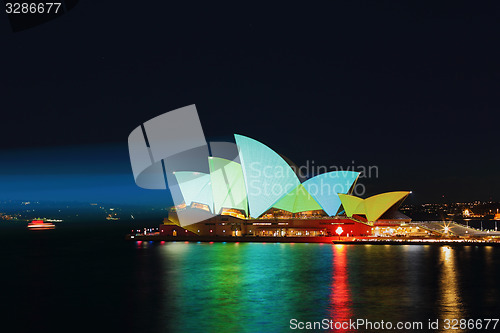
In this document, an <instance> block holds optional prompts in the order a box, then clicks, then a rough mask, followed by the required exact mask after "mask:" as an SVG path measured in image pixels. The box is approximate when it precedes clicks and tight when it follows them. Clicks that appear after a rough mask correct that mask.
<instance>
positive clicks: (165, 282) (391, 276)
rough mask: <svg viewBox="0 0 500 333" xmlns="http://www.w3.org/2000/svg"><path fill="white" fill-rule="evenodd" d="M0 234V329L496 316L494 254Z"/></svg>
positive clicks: (62, 230) (218, 326) (248, 327)
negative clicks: (130, 240)
mask: <svg viewBox="0 0 500 333" xmlns="http://www.w3.org/2000/svg"><path fill="white" fill-rule="evenodd" d="M0 231H1V239H2V241H1V243H0V250H1V251H0V260H1V263H2V270H1V274H0V286H2V292H1V296H0V297H1V300H2V302H1V311H0V319H1V322H2V325H3V328H4V329H8V330H5V331H6V332H7V331H8V332H14V331H15V332H56V331H57V332H63V331H64V332H73V331H84V332H281V331H288V330H289V327H290V320H291V319H292V318H295V319H297V320H298V321H321V320H322V319H324V318H328V319H332V320H335V321H342V320H349V319H350V318H351V319H360V318H361V319H367V320H371V321H380V320H384V321H385V322H387V321H391V322H394V323H396V322H398V321H412V322H413V321H421V322H423V324H424V330H421V331H430V330H427V329H426V325H427V323H428V320H429V319H431V320H436V319H440V320H443V319H446V318H450V319H451V318H457V319H461V318H467V319H468V318H473V319H481V318H499V317H500V290H499V288H498V284H499V282H500V248H491V247H485V248H479V247H457V248H450V247H432V246H410V245H406V246H389V245H383V246H374V245H372V246H370V245H363V246H361V245H358V246H354V245H350V246H349V245H330V244H322V245H321V244H272V243H266V244H248V243H240V244H234V243H227V244H224V243H215V244H209V243H199V244H198V243H183V242H177V243H165V244H154V243H145V242H143V243H140V244H138V243H135V242H126V241H124V240H123V235H124V234H125V233H126V232H127V231H128V228H126V227H125V228H124V227H120V226H117V225H112V224H107V225H101V226H96V225H91V226H90V225H87V226H83V225H69V224H66V225H61V226H59V227H58V228H57V229H56V230H49V231H42V232H33V231H28V230H25V229H24V228H23V227H20V226H19V227H4V226H2V227H1V228H0ZM497 330H500V324H499V325H498V327H497ZM359 331H360V332H364V331H367V330H366V329H360V330H359ZM406 331H409V330H406ZM460 331H461V330H455V332H460ZM489 331H492V330H489Z"/></svg>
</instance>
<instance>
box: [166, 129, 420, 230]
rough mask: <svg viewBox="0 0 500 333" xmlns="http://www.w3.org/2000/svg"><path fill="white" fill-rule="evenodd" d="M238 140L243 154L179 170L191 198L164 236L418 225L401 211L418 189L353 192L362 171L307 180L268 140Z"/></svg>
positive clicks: (213, 158) (177, 175) (174, 213)
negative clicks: (201, 169) (358, 194)
mask: <svg viewBox="0 0 500 333" xmlns="http://www.w3.org/2000/svg"><path fill="white" fill-rule="evenodd" d="M235 142H236V147H237V155H236V156H235V157H234V158H232V159H226V158H223V157H221V156H215V154H214V156H209V157H208V161H207V164H208V168H207V170H208V172H199V171H188V170H186V171H176V172H173V175H174V176H175V179H176V181H177V184H178V190H179V191H180V193H181V194H182V197H183V202H182V204H179V205H177V206H175V207H172V209H171V210H170V212H169V216H168V218H165V221H164V224H162V225H161V226H160V234H161V235H170V236H176V235H179V234H185V235H186V236H187V235H202V236H274V237H297V236H299V237H315V236H337V235H338V236H344V237H353V236H354V237H355V236H371V235H374V234H377V235H395V234H397V233H398V232H399V233H403V234H404V233H406V232H407V231H408V230H410V229H405V228H404V227H405V225H406V224H407V223H408V222H410V221H411V219H410V218H409V217H407V216H406V215H404V214H402V213H401V212H399V211H398V208H399V206H400V205H401V203H402V202H403V201H404V200H405V199H406V197H407V196H408V195H409V193H410V192H408V191H397V192H389V193H383V194H379V195H376V196H372V197H370V198H366V199H362V198H359V197H356V196H354V195H353V188H354V186H355V184H356V182H357V180H358V177H359V175H360V174H359V172H355V171H344V170H343V171H333V172H325V173H323V174H320V175H317V176H314V177H311V178H309V179H307V180H305V181H301V179H299V177H298V176H297V174H296V172H295V170H294V169H293V168H292V167H291V165H290V163H289V162H287V160H285V158H283V157H282V156H281V155H279V154H278V153H276V152H275V151H273V150H272V149H271V148H269V147H268V146H266V145H264V144H263V143H261V142H259V141H257V140H254V139H251V138H249V137H246V136H243V135H235ZM180 216H182V219H181V218H180ZM186 220H187V221H198V222H196V223H190V224H186V223H183V221H186ZM398 228H399V229H398ZM402 229H405V230H406V231H402Z"/></svg>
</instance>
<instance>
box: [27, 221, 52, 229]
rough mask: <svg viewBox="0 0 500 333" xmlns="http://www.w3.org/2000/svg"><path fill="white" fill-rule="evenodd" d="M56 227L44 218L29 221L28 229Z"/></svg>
mask: <svg viewBox="0 0 500 333" xmlns="http://www.w3.org/2000/svg"><path fill="white" fill-rule="evenodd" d="M55 227H56V225H55V224H53V223H50V222H46V221H44V220H33V221H31V222H30V223H28V229H30V230H47V229H54V228H55Z"/></svg>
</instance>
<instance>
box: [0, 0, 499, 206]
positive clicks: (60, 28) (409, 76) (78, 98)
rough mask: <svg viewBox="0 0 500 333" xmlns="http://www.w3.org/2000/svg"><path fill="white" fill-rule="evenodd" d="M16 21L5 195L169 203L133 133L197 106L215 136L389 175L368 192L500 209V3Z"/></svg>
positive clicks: (2, 21)
mask: <svg viewBox="0 0 500 333" xmlns="http://www.w3.org/2000/svg"><path fill="white" fill-rule="evenodd" d="M472 4H473V5H474V6H472ZM436 6H438V7H436ZM4 15H5V14H4V13H3V12H2V14H0V33H1V35H0V38H1V39H2V43H1V45H2V49H1V54H2V55H1V56H0V57H1V58H0V59H1V60H2V62H1V63H2V66H1V71H0V84H1V92H0V106H1V115H2V126H1V131H0V138H1V140H0V165H1V167H0V171H1V173H0V200H5V199H8V198H14V199H23V198H26V199H40V198H44V199H54V200H62V199H63V198H72V199H74V200H87V201H93V200H92V199H93V198H95V199H99V200H104V199H107V200H108V201H113V200H117V201H122V202H134V201H136V200H139V201H140V200H142V201H143V202H148V200H157V201H161V200H164V194H159V192H158V191H146V190H140V189H135V184H134V181H133V177H132V172H131V169H130V165H129V159H128V150H127V137H128V135H129V133H130V132H131V131H132V130H133V129H134V128H135V127H137V126H138V125H140V124H141V123H143V122H144V121H147V120H149V119H151V118H153V117H155V116H157V115H160V114H162V113H164V112H167V111H170V110H173V109H176V108H179V107H182V106H186V105H190V104H196V106H197V109H198V113H199V115H200V119H201V122H202V126H203V129H204V131H205V135H206V136H207V137H208V138H209V139H210V138H213V139H217V138H228V137H230V136H231V135H232V134H233V133H239V134H243V135H247V136H250V137H252V138H255V139H257V140H259V141H261V142H263V143H265V144H267V145H268V146H270V147H272V148H273V149H274V150H276V151H278V152H279V153H281V154H283V155H285V156H286V157H288V158H289V159H291V160H293V161H294V162H295V163H296V164H297V165H299V166H300V165H303V164H304V163H306V161H307V160H309V161H311V160H314V163H315V164H317V165H328V166H329V165H338V166H348V165H352V164H353V162H352V161H354V163H355V164H356V165H364V166H373V165H376V166H378V168H379V177H378V178H377V179H370V180H368V181H365V183H366V185H367V190H368V192H367V195H371V194H377V193H380V192H384V191H391V190H413V194H412V196H411V197H410V198H409V199H408V200H407V203H413V202H415V203H416V202H443V201H472V200H490V199H492V200H495V201H498V200H500V176H499V175H498V170H499V166H500V153H499V152H498V143H499V133H498V129H499V128H500V120H498V118H499V117H498V116H497V114H498V110H500V98H499V97H500V93H499V91H500V90H499V88H500V43H499V36H500V3H497V5H496V6H485V5H478V4H477V3H473V2H469V3H468V4H467V5H464V4H463V3H461V2H450V3H447V4H444V3H440V4H437V3H435V2H429V3H424V2H414V3H412V4H408V3H406V2H400V1H395V2H385V1H381V2H368V1H366V2H365V1H345V2H344V1H343V2H337V1H335V2H330V3H329V5H328V6H324V5H319V4H314V5H311V4H309V3H306V2H302V3H299V5H298V6H296V5H292V4H287V5H286V6H285V5H283V6H278V7H271V6H264V7H257V6H253V5H249V4H248V5H241V4H239V3H234V4H233V5H232V6H229V7H228V6H224V7H215V6H214V3H210V2H205V4H203V5H198V6H197V5H193V4H190V5H186V6H184V7H182V6H177V5H176V6H172V5H170V4H167V3H163V2H160V3H156V2H155V3H145V2H137V1H134V2H131V1H120V2H116V4H111V3H110V2H109V1H106V2H99V3H97V2H94V3H90V2H88V1H80V2H79V3H78V5H76V6H75V7H74V8H73V9H72V10H71V11H69V12H68V13H66V14H64V15H62V16H61V17H59V18H57V19H54V20H52V21H50V22H47V23H45V24H42V25H39V26H37V27H34V28H31V29H27V30H24V31H19V32H15V33H14V32H12V31H11V30H10V27H9V23H8V21H7V20H6V16H4ZM125 189H126V190H125ZM146 192H147V193H146ZM150 192H153V193H150ZM118 194H119V195H118ZM443 196H444V197H443ZM138 198H139V199H138Z"/></svg>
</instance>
